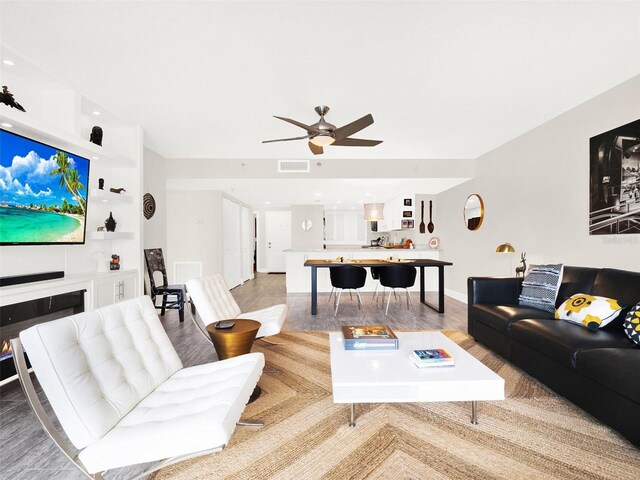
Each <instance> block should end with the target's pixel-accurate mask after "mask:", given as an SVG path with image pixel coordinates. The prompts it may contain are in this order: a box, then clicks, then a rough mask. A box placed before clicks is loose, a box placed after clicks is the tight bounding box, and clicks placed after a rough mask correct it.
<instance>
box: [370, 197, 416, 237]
mask: <svg viewBox="0 0 640 480" xmlns="http://www.w3.org/2000/svg"><path fill="white" fill-rule="evenodd" d="M405 198H410V199H411V206H407V205H405V204H404V200H405ZM405 211H410V212H411V216H410V217H403V212H405ZM415 211H416V210H415V199H414V197H413V196H409V195H404V196H402V197H397V198H394V199H391V200H389V201H388V202H385V204H384V220H380V221H379V222H378V231H379V232H389V231H391V230H401V229H403V228H402V220H413V221H414V225H415Z"/></svg>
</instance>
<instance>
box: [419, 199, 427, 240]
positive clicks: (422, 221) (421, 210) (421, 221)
mask: <svg viewBox="0 0 640 480" xmlns="http://www.w3.org/2000/svg"><path fill="white" fill-rule="evenodd" d="M425 232H426V230H425V226H424V200H422V201H421V202H420V233H425Z"/></svg>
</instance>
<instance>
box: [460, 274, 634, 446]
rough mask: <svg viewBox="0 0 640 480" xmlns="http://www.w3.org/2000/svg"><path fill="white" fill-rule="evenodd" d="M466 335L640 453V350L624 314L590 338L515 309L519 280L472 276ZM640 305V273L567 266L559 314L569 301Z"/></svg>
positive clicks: (562, 323) (575, 327)
mask: <svg viewBox="0 0 640 480" xmlns="http://www.w3.org/2000/svg"><path fill="white" fill-rule="evenodd" d="M467 287H468V309H469V317H468V328H469V334H470V335H471V336H472V337H473V338H475V339H476V340H477V341H478V342H480V343H482V344H483V345H485V346H487V347H488V348H490V349H491V350H493V351H494V352H496V353H498V354H499V355H501V356H502V357H504V358H505V359H507V360H509V361H510V362H511V363H513V364H514V365H516V366H518V367H519V368H521V369H522V370H524V371H525V372H527V373H528V374H529V375H531V376H533V377H535V378H537V379H538V380H540V381H541V382H543V383H544V384H545V385H547V386H548V387H550V388H551V389H553V390H555V391H556V392H558V393H559V394H560V395H563V396H564V397H566V398H567V399H569V400H571V401H572V402H573V403H575V404H576V405H578V406H579V407H581V408H582V409H584V410H586V411H587V412H588V413H590V414H591V415H593V416H594V417H596V418H598V419H599V420H601V421H602V422H604V423H606V424H607V425H609V426H611V427H612V428H614V429H616V430H617V431H618V432H620V433H621V434H622V435H624V436H625V437H626V438H628V439H629V440H630V441H631V442H633V443H634V444H635V445H637V446H640V347H638V346H637V345H636V344H635V343H633V342H632V341H631V340H629V338H628V337H627V335H626V334H625V332H624V329H623V327H622V323H623V320H624V315H625V314H626V312H627V311H628V309H625V310H624V311H623V312H622V314H621V315H620V316H619V317H618V318H616V320H614V321H613V322H611V323H610V324H609V325H607V326H605V327H603V328H601V329H599V330H598V331H597V332H592V331H590V330H588V329H587V328H584V327H582V326H580V325H575V324H572V323H569V322H566V321H564V320H555V319H554V318H553V314H551V313H548V312H544V311H541V310H538V309H535V308H530V307H524V306H519V305H518V295H519V294H520V290H521V288H522V278H490V277H470V278H469V279H468V283H467ZM576 293H586V294H590V295H599V296H603V297H608V298H613V299H616V300H620V301H622V302H625V303H626V304H628V305H629V307H632V306H633V305H635V304H636V303H638V302H640V273H636V272H629V271H625V270H615V269H610V268H604V269H598V268H587V267H570V266H565V267H564V272H563V278H562V284H561V287H560V290H559V292H558V297H557V301H556V308H557V307H558V306H559V305H560V304H561V303H562V302H563V301H564V300H566V299H567V298H569V297H570V296H571V295H574V294H576Z"/></svg>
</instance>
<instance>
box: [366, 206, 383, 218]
mask: <svg viewBox="0 0 640 480" xmlns="http://www.w3.org/2000/svg"><path fill="white" fill-rule="evenodd" d="M364 219H365V220H367V221H377V220H384V203H365V204H364Z"/></svg>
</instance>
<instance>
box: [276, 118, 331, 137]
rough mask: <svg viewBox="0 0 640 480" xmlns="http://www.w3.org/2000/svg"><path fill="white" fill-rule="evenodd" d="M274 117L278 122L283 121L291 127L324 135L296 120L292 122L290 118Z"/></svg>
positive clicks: (320, 131)
mask: <svg viewBox="0 0 640 480" xmlns="http://www.w3.org/2000/svg"><path fill="white" fill-rule="evenodd" d="M274 117H275V118H277V119H279V120H284V121H285V122H288V123H291V124H292V125H295V126H297V127H300V128H304V129H305V130H306V131H307V132H313V133H320V134H324V133H326V132H323V131H322V130H320V129H318V128H316V127H312V126H311V125H305V124H304V123H302V122H299V121H297V120H293V119H292V118H285V117H278V116H277V115H274Z"/></svg>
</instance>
